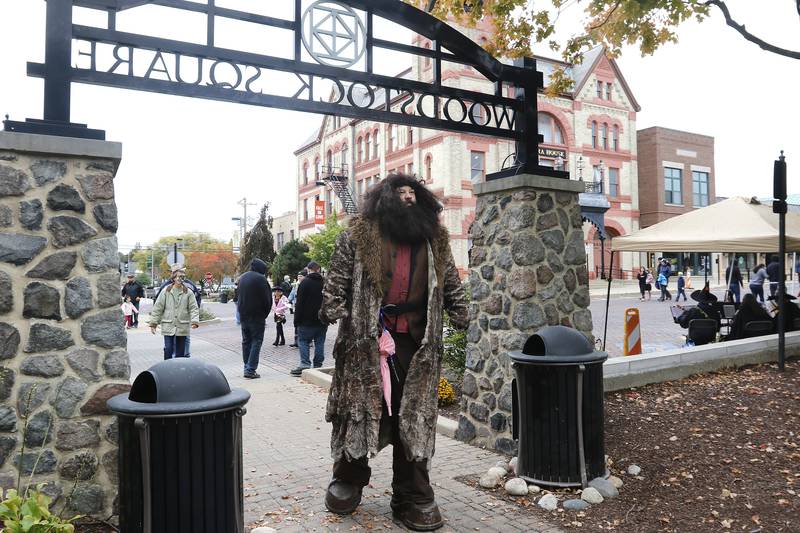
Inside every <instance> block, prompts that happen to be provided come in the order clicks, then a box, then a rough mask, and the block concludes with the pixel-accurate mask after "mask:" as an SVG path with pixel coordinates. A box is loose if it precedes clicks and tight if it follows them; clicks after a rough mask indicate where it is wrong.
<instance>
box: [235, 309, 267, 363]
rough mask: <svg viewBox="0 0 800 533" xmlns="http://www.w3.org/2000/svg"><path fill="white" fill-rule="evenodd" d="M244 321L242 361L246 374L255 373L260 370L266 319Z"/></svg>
mask: <svg viewBox="0 0 800 533" xmlns="http://www.w3.org/2000/svg"><path fill="white" fill-rule="evenodd" d="M241 321H242V360H243V361H244V371H245V373H253V372H255V371H256V369H257V368H258V358H259V357H260V355H261V343H263V342H264V319H263V318H261V319H258V318H256V319H252V318H245V317H241Z"/></svg>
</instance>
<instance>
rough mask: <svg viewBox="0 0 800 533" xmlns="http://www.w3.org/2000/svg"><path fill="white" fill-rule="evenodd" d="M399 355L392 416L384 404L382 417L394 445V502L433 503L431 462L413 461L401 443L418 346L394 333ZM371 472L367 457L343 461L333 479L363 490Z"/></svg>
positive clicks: (336, 466) (343, 459) (396, 354)
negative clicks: (408, 379)
mask: <svg viewBox="0 0 800 533" xmlns="http://www.w3.org/2000/svg"><path fill="white" fill-rule="evenodd" d="M392 337H393V338H394V341H395V345H396V346H395V347H396V350H397V353H395V355H394V356H393V357H392V361H393V363H394V364H393V367H394V372H392V373H391V375H392V415H393V416H389V411H388V410H387V408H386V403H385V402H384V404H383V415H382V416H381V432H384V431H388V432H391V443H392V471H393V472H392V492H393V493H394V494H393V496H392V501H393V502H396V503H402V502H413V503H416V504H425V503H430V502H432V501H433V499H434V495H433V489H432V488H431V481H430V477H429V475H428V461H410V460H408V458H407V457H406V449H405V446H403V442H402V441H401V440H400V418H399V417H398V416H397V414H398V412H399V410H400V402H401V401H402V399H403V386H404V385H405V382H406V375H407V374H408V368H409V366H410V364H411V359H412V358H413V356H414V352H416V351H417V349H418V348H419V345H418V344H417V343H416V342H415V341H414V339H412V338H411V336H410V335H408V334H404V333H393V334H392ZM371 473H372V469H371V468H370V467H369V460H368V458H367V457H361V458H359V459H354V460H352V461H348V460H347V458H345V457H342V458H340V459H339V460H338V461H336V462H335V463H334V464H333V477H334V478H337V479H341V480H342V481H344V482H346V483H350V484H352V485H357V486H360V487H363V486H365V485H367V483H369V478H370V474H371Z"/></svg>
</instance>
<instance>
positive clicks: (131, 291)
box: [122, 272, 144, 328]
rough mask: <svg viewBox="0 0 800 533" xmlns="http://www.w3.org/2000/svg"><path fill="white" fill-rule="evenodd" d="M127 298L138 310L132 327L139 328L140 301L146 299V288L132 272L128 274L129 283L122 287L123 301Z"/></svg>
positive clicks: (134, 315)
mask: <svg viewBox="0 0 800 533" xmlns="http://www.w3.org/2000/svg"><path fill="white" fill-rule="evenodd" d="M125 297H128V298H130V301H131V305H133V306H134V307H135V308H136V313H134V314H133V322H132V323H131V327H133V328H138V327H139V301H140V300H141V299H142V298H144V287H142V284H141V283H139V282H138V281H136V278H135V277H134V275H133V273H132V272H129V273H128V281H127V282H126V283H125V285H123V286H122V299H123V300H124V299H125Z"/></svg>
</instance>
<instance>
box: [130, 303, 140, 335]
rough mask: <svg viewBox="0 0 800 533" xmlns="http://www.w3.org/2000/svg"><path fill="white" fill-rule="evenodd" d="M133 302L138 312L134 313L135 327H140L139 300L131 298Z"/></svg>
mask: <svg viewBox="0 0 800 533" xmlns="http://www.w3.org/2000/svg"><path fill="white" fill-rule="evenodd" d="M131 303H132V304H133V306H134V307H135V308H136V312H135V313H133V327H135V328H138V327H139V302H137V301H136V300H135V299H134V298H131Z"/></svg>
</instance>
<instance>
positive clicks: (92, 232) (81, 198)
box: [0, 132, 130, 518]
mask: <svg viewBox="0 0 800 533" xmlns="http://www.w3.org/2000/svg"><path fill="white" fill-rule="evenodd" d="M120 154H121V146H120V145H119V144H117V143H111V142H104V141H92V140H83V139H66V138H60V137H49V136H43V135H28V134H19V133H8V132H0V486H2V487H3V488H4V489H5V488H9V487H16V486H17V477H18V474H20V473H21V474H22V486H23V488H24V487H25V486H27V484H28V482H29V480H30V479H32V481H33V484H38V483H43V484H44V491H45V492H46V493H47V494H49V495H50V496H51V497H53V498H54V500H55V503H56V505H57V506H61V505H66V504H67V500H68V507H69V509H68V511H69V513H72V514H88V515H94V516H98V517H103V518H106V517H108V516H111V515H112V514H116V512H115V508H116V503H117V502H116V492H117V488H116V483H117V428H116V424H115V419H114V418H113V417H112V416H110V415H109V413H108V411H107V410H106V405H105V403H106V400H107V399H108V398H109V397H111V396H113V395H115V394H119V393H121V392H124V391H126V390H128V388H129V385H128V378H129V376H130V362H129V359H128V353H127V351H126V350H125V348H126V344H127V338H126V334H125V329H124V325H123V316H122V311H121V310H120V283H121V282H120V275H119V271H118V269H119V260H118V257H117V238H116V236H115V233H116V231H117V207H116V204H115V203H114V183H113V180H114V175H115V173H116V170H117V166H118V165H119V162H120ZM26 426H27V429H26ZM23 448H24V452H23ZM34 470H35V472H34ZM76 482H77V483H76ZM73 487H74V489H73ZM69 513H68V514H69Z"/></svg>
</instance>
